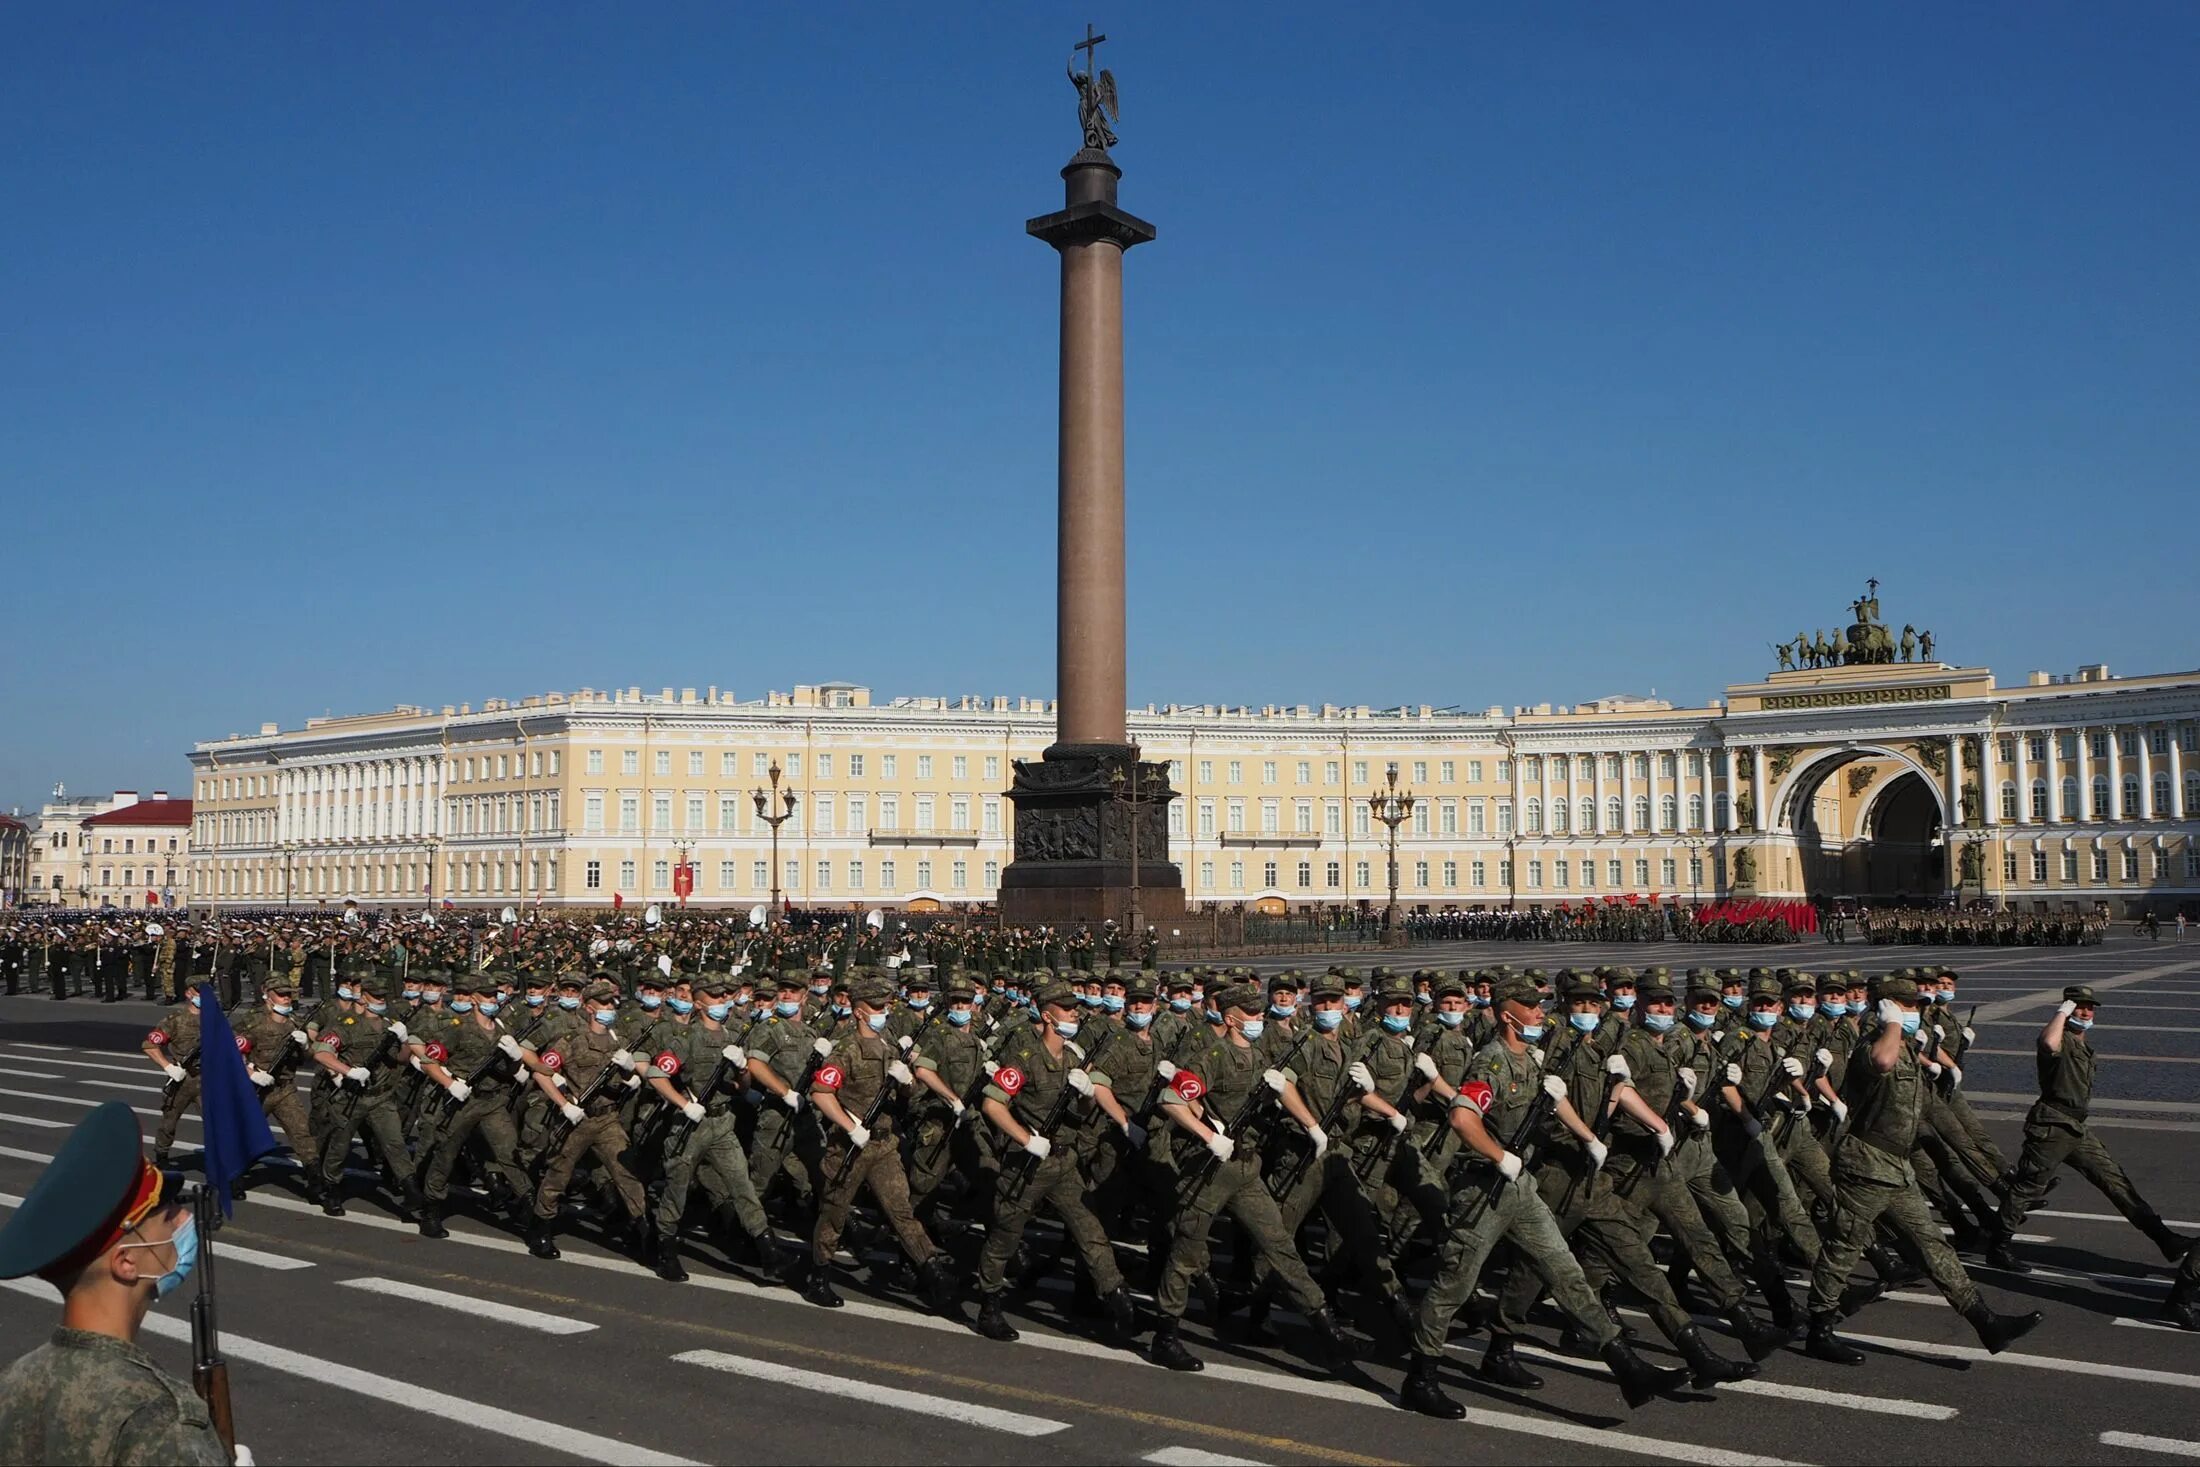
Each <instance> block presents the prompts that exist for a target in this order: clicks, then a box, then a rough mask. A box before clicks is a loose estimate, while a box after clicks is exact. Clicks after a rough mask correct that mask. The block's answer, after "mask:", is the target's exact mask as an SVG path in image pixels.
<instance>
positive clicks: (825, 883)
mask: <svg viewBox="0 0 2200 1467" xmlns="http://www.w3.org/2000/svg"><path fill="white" fill-rule="evenodd" d="M810 889H811V890H812V891H831V890H832V889H833V863H832V862H830V861H820V862H818V863H817V885H816V886H814V887H812V888H810Z"/></svg>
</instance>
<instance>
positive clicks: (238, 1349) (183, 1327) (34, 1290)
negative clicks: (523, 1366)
mask: <svg viewBox="0 0 2200 1467" xmlns="http://www.w3.org/2000/svg"><path fill="white" fill-rule="evenodd" d="M0 1289H10V1290H13V1291H14V1292H15V1293H18V1294H28V1295H29V1296H30V1297H32V1298H33V1299H41V1300H44V1301H46V1302H47V1303H51V1302H53V1300H54V1299H55V1298H56V1297H57V1296H56V1295H55V1293H54V1290H53V1286H52V1285H51V1284H45V1283H39V1282H37V1281H35V1280H32V1279H0ZM144 1328H145V1332H146V1333H147V1334H150V1335H158V1336H159V1337H160V1338H162V1339H164V1340H177V1341H188V1340H189V1339H190V1338H191V1325H190V1322H189V1321H188V1320H183V1319H177V1318H174V1317H172V1316H170V1315H166V1314H148V1315H147V1316H146V1317H145V1326H144ZM222 1353H223V1354H224V1355H226V1356H228V1357H229V1358H230V1359H231V1360H245V1361H249V1362H250V1363H252V1364H254V1365H262V1366H265V1367H267V1368H268V1369H269V1370H279V1371H281V1372H283V1373H284V1374H285V1375H295V1376H299V1377H301V1378H303V1379H305V1380H309V1381H313V1382H315V1383H316V1384H319V1385H324V1386H333V1387H334V1388H335V1389H337V1390H340V1391H350V1392H352V1393H353V1394H355V1395H361V1396H365V1397H367V1398H368V1399H370V1400H374V1401H378V1402H381V1403H382V1404H384V1405H387V1406H400V1407H403V1408H404V1409H406V1410H408V1411H419V1412H421V1413H423V1414H425V1415H428V1416H434V1417H438V1418H441V1419H442V1420H444V1421H447V1422H448V1421H462V1422H464V1423H465V1424H466V1425H468V1426H470V1427H475V1428H478V1429H480V1430H482V1431H491V1432H495V1433H496V1434H497V1435H499V1436H505V1437H510V1438H511V1439H512V1440H513V1441H515V1442H520V1443H523V1444H524V1445H525V1446H529V1447H537V1446H539V1447H548V1448H549V1449H550V1450H552V1451H554V1452H565V1453H567V1454H569V1455H571V1456H575V1457H580V1458H584V1459H585V1460H587V1461H591V1462H604V1463H608V1464H610V1467H697V1464H695V1463H692V1462H690V1461H689V1460H688V1459H687V1458H685V1457H675V1456H671V1455H669V1454H667V1453H664V1452H653V1451H651V1450H649V1449H648V1448H647V1447H637V1446H635V1445H633V1444H632V1443H630V1442H622V1441H617V1440H615V1439H613V1438H611V1437H607V1436H598V1435H596V1434H595V1433H594V1432H588V1431H576V1430H574V1429H573V1428H571V1427H568V1426H559V1425H556V1424H555V1423H553V1422H548V1421H543V1420H541V1419H539V1418H537V1417H533V1416H522V1415H520V1414H519V1413H518V1412H516V1411H506V1410H504V1409H502V1408H501V1407H497V1406H491V1405H489V1404H487V1403H486V1402H481V1401H468V1400H465V1399H463V1398H461V1397H458V1396H450V1395H445V1394H444V1393H443V1392H441V1391H436V1390H430V1389H427V1388H426V1387H424V1386H422V1385H420V1384H419V1383H418V1382H415V1381H406V1380H395V1379H392V1378H391V1377H389V1376H386V1375H374V1374H371V1373H370V1372H368V1371H364V1370H358V1369H355V1368H353V1367H352V1366H349V1365H341V1364H338V1363H337V1362H336V1361H334V1360H323V1359H321V1358H319V1357H317V1356H313V1355H300V1354H297V1353H296V1352H294V1351H290V1350H285V1349H282V1348H280V1347H278V1346H275V1345H268V1344H263V1343H261V1342H260V1341H258V1340H254V1339H248V1338H246V1337H245V1336H243V1335H236V1334H231V1333H229V1332H228V1331H226V1330H225V1331H223V1332H222Z"/></svg>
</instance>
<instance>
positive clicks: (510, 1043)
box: [497, 1034, 520, 1059]
mask: <svg viewBox="0 0 2200 1467" xmlns="http://www.w3.org/2000/svg"><path fill="white" fill-rule="evenodd" d="M497 1049H498V1050H499V1051H501V1052H502V1053H503V1055H504V1057H505V1058H506V1059H518V1058H519V1057H520V1056H519V1041H518V1040H517V1039H514V1038H513V1037H512V1036H511V1035H509V1034H499V1035H498V1036H497Z"/></svg>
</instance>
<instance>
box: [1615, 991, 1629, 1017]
mask: <svg viewBox="0 0 2200 1467" xmlns="http://www.w3.org/2000/svg"><path fill="white" fill-rule="evenodd" d="M1634 1006H1635V995H1633V994H1632V993H1621V994H1616V995H1614V996H1613V999H1612V1007H1613V1008H1615V1009H1618V1010H1619V1011H1620V1012H1621V1013H1623V1014H1624V1013H1626V1012H1627V1011H1628V1010H1629V1009H1631V1008H1633V1007H1634Z"/></svg>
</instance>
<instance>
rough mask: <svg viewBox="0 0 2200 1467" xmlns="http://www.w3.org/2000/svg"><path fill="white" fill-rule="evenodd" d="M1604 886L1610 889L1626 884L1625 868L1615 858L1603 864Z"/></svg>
mask: <svg viewBox="0 0 2200 1467" xmlns="http://www.w3.org/2000/svg"><path fill="white" fill-rule="evenodd" d="M1604 884H1605V885H1606V886H1612V887H1619V886H1624V885H1626V884H1627V876H1626V867H1625V866H1624V865H1623V864H1622V863H1621V862H1620V861H1619V860H1618V859H1617V858H1616V857H1615V858H1614V859H1612V860H1609V861H1606V862H1605V863H1604Z"/></svg>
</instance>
